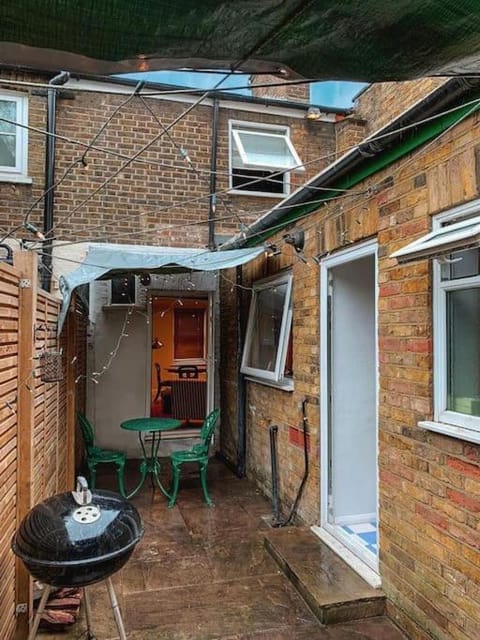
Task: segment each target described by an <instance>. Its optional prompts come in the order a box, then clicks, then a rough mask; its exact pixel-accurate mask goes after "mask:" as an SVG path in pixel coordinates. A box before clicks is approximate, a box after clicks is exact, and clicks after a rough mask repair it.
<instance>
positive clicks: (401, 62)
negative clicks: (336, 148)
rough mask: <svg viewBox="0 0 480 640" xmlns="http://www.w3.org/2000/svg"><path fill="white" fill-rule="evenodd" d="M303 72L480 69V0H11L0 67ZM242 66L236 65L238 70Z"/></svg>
mask: <svg viewBox="0 0 480 640" xmlns="http://www.w3.org/2000/svg"><path fill="white" fill-rule="evenodd" d="M240 61H244V62H243V64H239V68H241V69H242V70H244V71H246V72H261V71H265V72H278V71H279V70H280V69H287V70H290V71H293V73H291V74H290V75H291V76H295V75H296V76H302V77H305V78H311V79H344V80H359V81H367V82H374V81H381V80H405V79H409V78H415V77H419V76H423V75H435V74H436V75H442V74H445V75H454V74H466V73H478V72H479V71H480V0H347V1H343V2H342V0H337V1H333V0H310V1H306V0H302V1H299V0H284V1H281V0H235V1H231V0H229V1H221V0H176V1H175V2H173V1H172V0H3V2H2V3H1V7H0V62H1V63H4V64H15V65H21V66H30V67H35V68H38V69H48V70H50V71H54V70H59V69H65V70H70V71H77V72H83V73H94V74H108V73H121V72H131V71H138V70H141V71H146V70H154V69H174V68H181V67H189V68H202V69H207V68H229V67H231V65H237V64H238V63H240ZM235 68H237V67H235Z"/></svg>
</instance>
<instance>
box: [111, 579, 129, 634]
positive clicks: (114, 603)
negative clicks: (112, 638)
mask: <svg viewBox="0 0 480 640" xmlns="http://www.w3.org/2000/svg"><path fill="white" fill-rule="evenodd" d="M107 589H108V595H109V597H110V602H111V604H112V611H113V617H114V618H115V624H116V625H117V629H118V635H119V637H120V640H127V634H126V633H125V627H124V626H123V620H122V615H121V613H120V607H119V605H118V600H117V596H116V595H115V589H114V588H113V582H112V579H111V578H107Z"/></svg>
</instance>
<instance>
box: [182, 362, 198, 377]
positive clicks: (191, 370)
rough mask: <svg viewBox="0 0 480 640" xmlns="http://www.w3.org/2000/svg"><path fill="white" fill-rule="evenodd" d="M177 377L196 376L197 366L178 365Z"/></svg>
mask: <svg viewBox="0 0 480 640" xmlns="http://www.w3.org/2000/svg"><path fill="white" fill-rule="evenodd" d="M178 377H179V378H198V367H197V366H196V365H194V364H182V365H180V366H179V367H178Z"/></svg>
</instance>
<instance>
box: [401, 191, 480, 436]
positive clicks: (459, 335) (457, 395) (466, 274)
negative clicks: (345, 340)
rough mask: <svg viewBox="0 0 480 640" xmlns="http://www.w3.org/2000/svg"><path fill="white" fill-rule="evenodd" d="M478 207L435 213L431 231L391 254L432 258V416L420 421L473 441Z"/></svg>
mask: <svg viewBox="0 0 480 640" xmlns="http://www.w3.org/2000/svg"><path fill="white" fill-rule="evenodd" d="M479 210H480V203H479V204H478V206H477V207H476V208H473V210H472V208H471V207H470V210H469V211H468V212H467V210H466V208H465V207H459V208H458V209H456V210H453V211H450V212H447V213H445V214H442V215H440V216H438V217H437V218H436V219H434V221H433V225H434V229H433V231H432V232H430V233H428V234H426V235H425V236H423V237H422V238H420V239H418V240H416V241H415V242H412V243H411V244H409V245H407V246H406V247H404V248H403V249H400V250H399V251H397V252H395V253H394V254H392V257H396V258H398V260H399V261H403V262H409V261H413V260H418V259H421V258H426V257H430V258H435V260H434V262H433V298H434V305H433V350H434V420H433V421H422V422H420V423H419V424H420V426H422V427H424V428H427V429H431V430H433V431H438V432H440V433H445V434H447V435H450V436H456V437H460V438H462V439H465V440H469V441H472V442H480V367H479V362H480V331H479V318H480V249H479V245H480V216H479V215H478V213H479ZM468 214H470V215H468ZM475 214H476V215H475ZM467 215H468V217H466V216H467Z"/></svg>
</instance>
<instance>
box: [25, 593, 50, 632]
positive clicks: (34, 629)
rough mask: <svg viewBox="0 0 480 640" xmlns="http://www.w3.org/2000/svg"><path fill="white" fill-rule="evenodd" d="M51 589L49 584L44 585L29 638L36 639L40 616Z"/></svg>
mask: <svg viewBox="0 0 480 640" xmlns="http://www.w3.org/2000/svg"><path fill="white" fill-rule="evenodd" d="M51 590H52V587H49V586H48V584H46V585H45V586H44V589H43V593H42V597H41V598H40V603H39V605H38V609H37V612H36V613H35V617H34V618H33V624H32V628H31V629H30V633H29V634H28V640H35V636H36V635H37V631H38V625H39V624H40V618H41V617H42V613H43V610H44V609H45V605H46V604H47V600H48V596H49V595H50V592H51Z"/></svg>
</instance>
